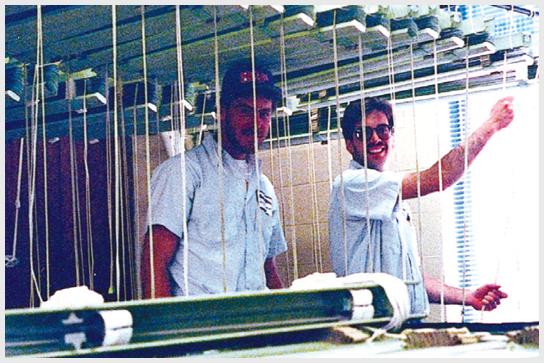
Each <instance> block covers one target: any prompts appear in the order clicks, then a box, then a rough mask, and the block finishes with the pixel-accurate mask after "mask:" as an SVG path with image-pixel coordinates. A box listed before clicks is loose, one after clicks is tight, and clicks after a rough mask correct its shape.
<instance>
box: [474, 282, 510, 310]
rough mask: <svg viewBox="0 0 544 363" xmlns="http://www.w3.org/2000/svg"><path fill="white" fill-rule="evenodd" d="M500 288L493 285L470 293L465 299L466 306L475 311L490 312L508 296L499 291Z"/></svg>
mask: <svg viewBox="0 0 544 363" xmlns="http://www.w3.org/2000/svg"><path fill="white" fill-rule="evenodd" d="M500 288H501V287H500V286H499V285H495V284H487V285H484V286H482V287H480V288H478V289H477V290H475V291H473V292H471V293H470V294H469V295H468V297H467V304H468V305H470V306H472V307H473V308H474V309H476V310H482V309H483V310H485V311H491V310H494V309H495V308H496V307H497V306H498V305H500V303H501V299H505V298H507V297H508V295H507V294H506V293H504V292H502V291H500Z"/></svg>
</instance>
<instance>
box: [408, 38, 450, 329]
mask: <svg viewBox="0 0 544 363" xmlns="http://www.w3.org/2000/svg"><path fill="white" fill-rule="evenodd" d="M433 74H434V85H433V86H434V107H435V122H436V127H437V132H436V148H437V155H438V192H439V193H440V194H439V198H440V197H441V196H442V194H441V193H442V191H443V190H444V180H443V175H442V160H441V158H440V155H441V153H440V150H441V141H440V121H439V120H440V115H439V90H438V51H437V44H436V39H434V40H433ZM414 97H415V95H414ZM418 181H419V182H420V180H419V178H418ZM420 192H421V191H420V188H418V193H420ZM418 198H419V197H418ZM439 218H440V222H439V225H442V213H439ZM420 231H421V230H420ZM421 233H422V232H420V236H422V234H421ZM440 244H441V246H443V245H444V243H443V240H441V241H440ZM420 253H421V252H420ZM440 280H441V284H440V308H441V315H442V320H443V321H444V320H445V290H444V289H445V285H444V282H445V274H444V264H442V267H441V279H440Z"/></svg>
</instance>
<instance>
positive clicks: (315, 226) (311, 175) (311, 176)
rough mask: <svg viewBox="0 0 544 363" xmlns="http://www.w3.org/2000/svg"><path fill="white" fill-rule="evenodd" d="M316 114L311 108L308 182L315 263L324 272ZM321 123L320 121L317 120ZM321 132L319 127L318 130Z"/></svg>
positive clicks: (309, 113)
mask: <svg viewBox="0 0 544 363" xmlns="http://www.w3.org/2000/svg"><path fill="white" fill-rule="evenodd" d="M310 104H311V94H310V95H309V96H308V105H310ZM314 111H315V113H312V109H311V107H308V153H307V157H308V163H309V166H310V167H309V168H308V180H309V183H310V186H311V189H312V221H313V223H312V232H313V233H312V237H314V238H313V243H312V246H313V249H314V263H315V265H316V270H317V271H318V272H323V262H322V258H321V238H320V233H319V210H318V201H317V188H316V184H317V182H316V178H315V158H314V149H313V133H314V130H313V117H314V116H315V117H316V118H318V117H319V113H318V110H317V109H315V110H314ZM316 122H319V119H317V120H316ZM317 129H318V130H319V126H318V128H317Z"/></svg>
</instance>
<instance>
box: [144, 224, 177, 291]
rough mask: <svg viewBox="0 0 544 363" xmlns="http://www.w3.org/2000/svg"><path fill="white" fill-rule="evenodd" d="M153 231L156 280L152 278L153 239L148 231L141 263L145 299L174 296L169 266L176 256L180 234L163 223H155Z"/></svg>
mask: <svg viewBox="0 0 544 363" xmlns="http://www.w3.org/2000/svg"><path fill="white" fill-rule="evenodd" d="M152 231H153V267H154V271H153V273H154V281H152V279H151V256H150V254H151V248H150V245H151V243H150V242H151V241H150V239H151V238H150V235H149V231H148V233H146V236H145V240H144V245H143V250H142V261H141V262H142V264H141V278H142V290H143V294H144V299H152V298H161V297H170V296H172V289H171V286H170V278H169V276H168V266H169V265H170V261H171V260H172V258H173V257H174V253H175V252H176V248H177V245H178V240H179V238H178V236H176V235H175V234H174V233H172V232H171V231H170V230H169V229H167V228H166V227H164V226H161V225H154V226H153V227H152Z"/></svg>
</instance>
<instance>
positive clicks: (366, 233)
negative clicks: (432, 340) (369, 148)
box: [329, 160, 428, 314]
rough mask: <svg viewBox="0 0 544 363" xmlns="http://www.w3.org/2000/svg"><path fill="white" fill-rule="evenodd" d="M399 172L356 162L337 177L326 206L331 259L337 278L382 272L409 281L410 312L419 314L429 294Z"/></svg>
mask: <svg viewBox="0 0 544 363" xmlns="http://www.w3.org/2000/svg"><path fill="white" fill-rule="evenodd" d="M402 178H403V175H402V174H400V173H395V172H390V171H385V172H378V171H376V170H373V169H366V168H364V167H362V166H361V165H360V164H359V163H357V162H356V161H353V160H352V161H351V163H350V167H349V169H348V170H346V171H345V172H344V173H343V174H342V175H341V176H338V177H336V179H335V181H334V185H333V190H332V193H331V202H330V206H329V236H330V248H331V260H332V266H333V270H334V272H335V273H336V274H337V275H338V276H346V275H350V274H354V273H361V272H365V273H377V272H383V273H388V274H390V275H393V276H395V277H397V278H399V279H401V280H403V281H405V282H408V284H407V287H408V293H409V296H410V300H411V313H412V314H424V313H426V310H427V309H428V297H427V293H426V291H425V288H424V285H423V279H422V276H421V272H420V270H419V267H420V260H419V256H418V252H417V241H416V235H415V231H414V228H413V226H412V223H411V216H410V211H409V209H408V205H407V204H406V203H402V202H401V201H400V187H401V184H402Z"/></svg>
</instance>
